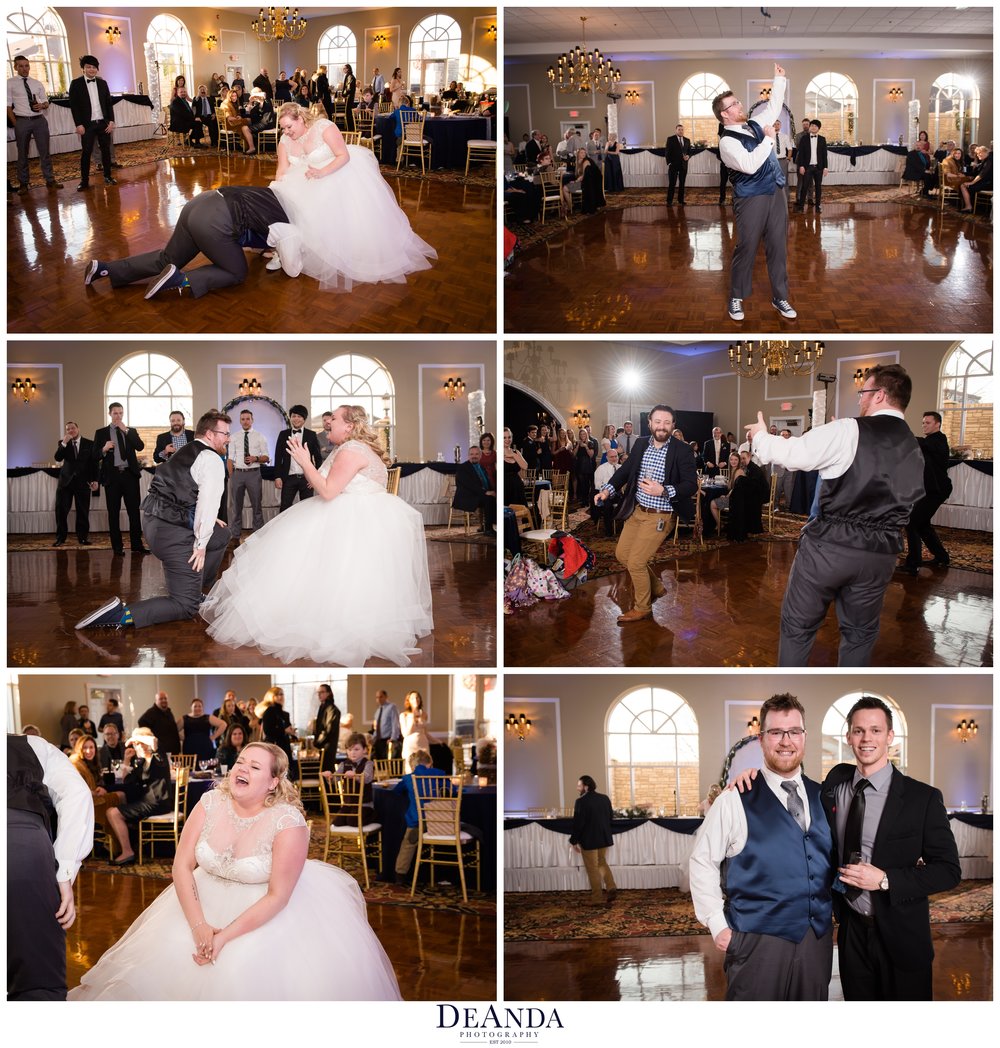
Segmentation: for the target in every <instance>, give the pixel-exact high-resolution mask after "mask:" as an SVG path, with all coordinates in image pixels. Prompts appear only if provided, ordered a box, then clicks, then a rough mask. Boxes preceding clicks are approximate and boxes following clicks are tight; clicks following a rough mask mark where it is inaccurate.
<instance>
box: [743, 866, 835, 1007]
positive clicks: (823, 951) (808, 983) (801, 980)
mask: <svg viewBox="0 0 1000 1048" xmlns="http://www.w3.org/2000/svg"><path fill="white" fill-rule="evenodd" d="M805 887H806V886H805V885H804V884H803V890H805ZM724 966H725V969H726V1000H727V1001H827V1000H829V999H830V976H831V975H832V974H833V929H832V928H831V929H830V930H828V931H827V932H826V934H825V935H823V936H817V935H816V933H815V932H814V931H813V930H812V928H810V929H809V930H808V931H807V932H806V934H805V938H803V940H802V942H799V943H794V942H789V941H788V940H787V939H779V938H778V937H777V936H776V935H761V934H760V933H758V932H737V931H734V932H733V937H732V939H730V941H729V948H728V949H727V950H726V960H725V965H724Z"/></svg>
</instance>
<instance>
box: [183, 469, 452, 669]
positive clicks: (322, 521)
mask: <svg viewBox="0 0 1000 1048" xmlns="http://www.w3.org/2000/svg"><path fill="white" fill-rule="evenodd" d="M356 482H357V481H355V482H352V483H356ZM201 614H202V617H203V618H205V619H206V620H207V621H208V622H209V623H210V625H209V629H208V632H209V635H210V636H211V637H212V638H213V639H214V640H217V641H219V642H220V643H221V644H226V645H228V646H230V647H233V648H238V647H242V646H243V645H246V644H254V645H256V646H257V647H258V648H260V649H261V651H263V652H265V653H266V654H268V655H274V656H276V657H277V658H279V659H280V660H281V661H282V662H286V663H287V662H292V661H293V660H295V659H309V660H311V661H312V662H316V663H319V664H320V665H339V666H363V665H364V663H365V662H366V661H367V660H368V659H369V658H372V657H376V658H382V659H387V660H388V661H390V662H393V663H395V664H396V665H399V666H406V665H408V664H409V661H410V660H409V656H410V655H413V654H416V653H417V652H418V651H419V649H418V648H416V647H415V644H416V640H417V638H418V637H423V636H426V635H427V634H428V633H430V632H431V630H432V629H433V627H434V622H433V618H432V615H431V590H430V581H429V577H428V571H427V545H426V541H425V538H424V523H423V518H422V517H421V516H420V514H419V513H418V512H417V511H416V510H415V509H413V507H412V506H409V505H407V504H406V503H405V502H404V501H403V500H402V499H401V498H399V497H398V496H396V495H389V494H387V493H386V492H385V490H384V489H381V490H378V491H371V492H365V493H359V494H355V493H352V492H351V491H349V490H345V491H343V492H342V493H341V494H340V495H338V496H337V497H336V498H334V499H331V500H330V501H324V500H323V499H321V498H319V497H318V496H313V497H312V498H309V499H306V500H304V501H302V502H297V503H295V504H294V505H293V506H292V507H291V508H290V509H288V510H286V511H285V512H284V513H280V514H278V516H276V517H275V518H274V519H273V520H271V521H269V522H268V523H267V524H266V525H265V526H264V527H263V528H262V529H261V530H260V531H258V532H255V533H254V534H253V535H251V536H250V538H249V539H247V541H246V542H245V543H244V544H243V545H242V546H240V547H239V548H238V549H237V550H236V553H235V556H234V557H233V563H232V564H231V565H230V567H229V568H228V569H227V570H226V571H225V572H224V573H223V575H222V577H221V578H220V579H219V581H218V582H217V583H216V584H215V586H214V587H213V588H212V591H211V593H210V594H209V595H208V597H207V598H206V600H205V602H204V604H202V607H201Z"/></svg>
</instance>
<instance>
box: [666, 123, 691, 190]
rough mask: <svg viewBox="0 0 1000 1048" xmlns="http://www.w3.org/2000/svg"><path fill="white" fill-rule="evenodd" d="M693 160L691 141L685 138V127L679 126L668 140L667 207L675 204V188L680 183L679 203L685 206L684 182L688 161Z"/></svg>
mask: <svg viewBox="0 0 1000 1048" xmlns="http://www.w3.org/2000/svg"><path fill="white" fill-rule="evenodd" d="M690 159H691V139H690V138H685V137H684V125H683V124H678V125H677V126H676V127H675V128H674V133H673V134H672V135H671V136H670V137H669V138H668V139H667V177H668V182H667V206H668V207H669V206H670V205H671V204H672V203H673V202H674V186H675V185H677V183H678V182H679V183H680V188H679V190H678V192H677V203H678V204H680V206H681V207H683V206H684V181H685V179H686V178H687V167H688V160H690Z"/></svg>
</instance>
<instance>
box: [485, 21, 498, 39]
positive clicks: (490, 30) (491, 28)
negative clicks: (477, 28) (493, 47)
mask: <svg viewBox="0 0 1000 1048" xmlns="http://www.w3.org/2000/svg"><path fill="white" fill-rule="evenodd" d="M486 32H487V35H489V36H491V37H493V40H494V42H496V38H497V25H496V22H492V23H490V25H488V26H487V27H486Z"/></svg>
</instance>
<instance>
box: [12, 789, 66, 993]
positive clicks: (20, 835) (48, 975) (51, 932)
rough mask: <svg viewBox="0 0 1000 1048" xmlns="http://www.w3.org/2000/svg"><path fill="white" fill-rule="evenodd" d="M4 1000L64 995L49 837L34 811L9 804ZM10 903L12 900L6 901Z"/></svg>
mask: <svg viewBox="0 0 1000 1048" xmlns="http://www.w3.org/2000/svg"><path fill="white" fill-rule="evenodd" d="M7 900H8V906H7V1000H8V1001H65V1000H66V933H65V932H64V931H63V930H62V928H61V927H60V926H59V922H58V921H57V920H56V910H58V909H59V905H60V895H59V885H58V884H57V883H56V861H55V855H54V854H53V851H52V842H51V841H50V840H49V835H48V832H47V831H46V829H45V825H44V823H43V822H42V819H41V816H39V815H36V814H35V813H34V812H28V811H18V810H16V809H13V808H8V809H7ZM11 902H13V903H14V905H10V903H11Z"/></svg>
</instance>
